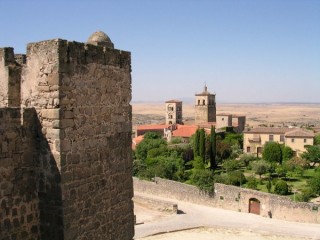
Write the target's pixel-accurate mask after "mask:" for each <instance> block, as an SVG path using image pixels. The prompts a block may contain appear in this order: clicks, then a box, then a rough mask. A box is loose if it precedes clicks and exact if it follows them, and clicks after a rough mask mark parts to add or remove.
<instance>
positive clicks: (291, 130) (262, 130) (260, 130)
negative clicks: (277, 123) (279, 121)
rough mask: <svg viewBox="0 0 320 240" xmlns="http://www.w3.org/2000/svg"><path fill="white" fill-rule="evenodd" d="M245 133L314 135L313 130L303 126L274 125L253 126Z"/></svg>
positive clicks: (290, 135) (295, 135)
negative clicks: (281, 126) (275, 126)
mask: <svg viewBox="0 0 320 240" xmlns="http://www.w3.org/2000/svg"><path fill="white" fill-rule="evenodd" d="M243 132H244V133H257V134H259V133H260V134H261V133H262V134H285V136H286V137H314V133H313V132H312V131H308V130H305V129H302V128H286V127H284V128H274V127H260V128H252V129H250V128H249V129H247V130H245V131H243Z"/></svg>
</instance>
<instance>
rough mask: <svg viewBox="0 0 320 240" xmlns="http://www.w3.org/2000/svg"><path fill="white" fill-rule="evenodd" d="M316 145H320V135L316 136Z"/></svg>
mask: <svg viewBox="0 0 320 240" xmlns="http://www.w3.org/2000/svg"><path fill="white" fill-rule="evenodd" d="M314 145H320V134H317V135H315V136H314Z"/></svg>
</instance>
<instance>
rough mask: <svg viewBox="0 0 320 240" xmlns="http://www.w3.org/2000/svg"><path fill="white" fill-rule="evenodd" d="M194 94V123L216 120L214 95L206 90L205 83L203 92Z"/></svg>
mask: <svg viewBox="0 0 320 240" xmlns="http://www.w3.org/2000/svg"><path fill="white" fill-rule="evenodd" d="M195 96H196V98H195V106H194V111H195V118H194V120H195V125H198V124H202V123H208V122H216V95H215V94H212V93H210V92H208V89H207V86H206V85H205V86H204V90H203V92H202V93H198V94H196V95H195Z"/></svg>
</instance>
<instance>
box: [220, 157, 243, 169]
mask: <svg viewBox="0 0 320 240" xmlns="http://www.w3.org/2000/svg"><path fill="white" fill-rule="evenodd" d="M222 167H223V168H224V169H225V170H226V172H230V171H234V170H237V169H239V168H240V162H239V161H238V160H233V159H231V160H226V161H224V162H223V164H222Z"/></svg>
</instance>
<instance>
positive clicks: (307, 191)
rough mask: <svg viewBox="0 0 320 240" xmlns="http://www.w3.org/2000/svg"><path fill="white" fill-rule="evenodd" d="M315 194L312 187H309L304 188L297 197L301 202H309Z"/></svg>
mask: <svg viewBox="0 0 320 240" xmlns="http://www.w3.org/2000/svg"><path fill="white" fill-rule="evenodd" d="M313 195H314V194H313V192H312V190H311V188H309V187H307V188H304V189H302V190H301V193H300V194H297V196H296V199H297V201H299V202H309V200H310V199H311V198H312V196H313Z"/></svg>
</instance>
